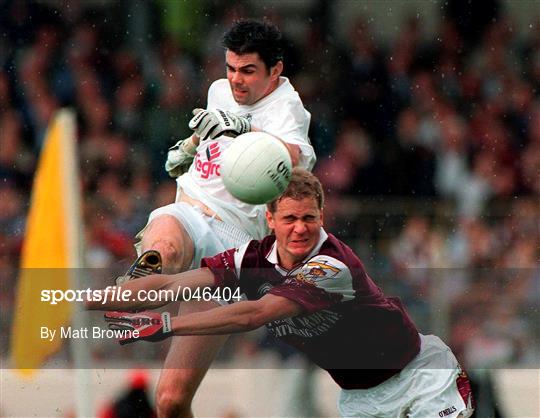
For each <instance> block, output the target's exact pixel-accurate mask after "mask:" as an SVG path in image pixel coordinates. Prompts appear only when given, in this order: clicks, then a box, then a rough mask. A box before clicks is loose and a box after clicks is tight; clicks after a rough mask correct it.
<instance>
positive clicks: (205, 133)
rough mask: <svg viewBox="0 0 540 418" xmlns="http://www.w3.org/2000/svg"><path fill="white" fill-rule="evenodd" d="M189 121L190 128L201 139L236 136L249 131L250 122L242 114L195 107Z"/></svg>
mask: <svg viewBox="0 0 540 418" xmlns="http://www.w3.org/2000/svg"><path fill="white" fill-rule="evenodd" d="M193 114H194V115H195V116H193V118H192V119H191V120H190V121H189V127H190V129H193V130H194V131H195V134H196V135H197V136H198V137H199V138H201V141H206V140H207V139H209V138H210V139H215V138H217V137H218V136H220V135H224V134H226V135H229V136H232V137H236V136H238V135H242V134H245V133H247V132H250V131H251V122H250V121H249V119H248V118H246V117H243V116H236V115H235V114H234V113H231V112H227V111H226V110H220V109H211V110H204V109H195V110H193Z"/></svg>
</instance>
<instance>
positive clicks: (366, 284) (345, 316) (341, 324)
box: [201, 230, 420, 389]
mask: <svg viewBox="0 0 540 418" xmlns="http://www.w3.org/2000/svg"><path fill="white" fill-rule="evenodd" d="M201 265H202V266H203V267H209V268H210V269H211V270H212V272H213V273H214V275H215V277H216V285H217V286H219V287H229V288H231V289H233V290H234V289H236V288H238V287H240V290H241V292H242V293H244V294H245V295H246V296H247V298H248V299H249V300H256V299H259V298H261V297H262V296H264V295H265V294H266V293H271V294H274V295H278V296H282V297H285V298H287V299H290V300H293V301H294V302H296V303H298V304H300V305H301V306H302V307H303V309H304V312H303V313H302V314H301V315H298V316H296V317H292V318H286V319H283V320H278V321H274V322H271V323H269V324H267V325H266V326H267V328H268V330H269V331H270V333H271V334H273V335H274V336H275V337H277V338H279V339H281V340H283V341H284V342H286V343H289V344H291V345H293V346H294V347H296V348H298V349H299V350H301V351H302V352H304V353H305V354H306V355H307V356H308V357H309V358H310V359H311V360H312V361H313V362H314V363H315V364H317V365H318V366H320V367H322V368H323V369H325V370H327V371H328V372H329V373H330V375H331V376H332V377H333V378H334V380H335V381H336V382H337V383H338V384H339V385H340V386H341V387H342V388H344V389H365V388H370V387H373V386H376V385H378V384H380V383H382V382H383V381H385V380H386V379H388V378H389V377H391V376H393V375H394V374H396V373H397V372H399V371H400V370H401V369H403V367H405V366H406V365H407V363H409V362H410V361H411V360H412V359H413V357H415V356H416V354H417V353H418V352H419V350H420V338H419V335H418V330H417V329H416V327H415V325H414V323H413V322H412V320H411V319H410V317H409V315H408V314H407V312H406V311H405V309H404V308H403V306H402V304H401V302H400V300H399V299H398V298H394V297H386V296H385V295H384V294H383V293H382V291H381V289H379V287H378V286H377V285H375V283H374V282H373V280H371V278H370V277H369V276H368V275H367V273H366V271H365V269H364V266H363V265H362V262H361V261H360V259H359V258H358V257H357V256H356V255H355V254H354V253H353V251H352V250H351V249H350V248H349V247H348V246H347V245H345V244H344V243H343V242H341V241H340V240H338V239H337V238H336V237H334V236H333V235H331V234H330V235H329V234H326V232H325V231H324V230H321V237H320V239H319V243H318V245H317V246H316V247H315V249H314V250H313V251H312V252H311V254H310V255H309V256H308V257H307V258H306V259H305V260H304V261H303V262H302V263H300V264H299V265H298V266H296V267H294V268H293V269H291V270H289V271H287V270H285V269H283V268H282V267H281V266H279V264H278V258H277V252H276V246H275V237H274V236H268V237H266V238H264V239H263V240H261V241H251V242H249V243H248V244H246V245H244V246H243V247H241V248H239V249H237V250H228V251H226V252H224V253H221V254H218V255H216V256H214V257H209V258H205V259H203V260H202V263H201Z"/></svg>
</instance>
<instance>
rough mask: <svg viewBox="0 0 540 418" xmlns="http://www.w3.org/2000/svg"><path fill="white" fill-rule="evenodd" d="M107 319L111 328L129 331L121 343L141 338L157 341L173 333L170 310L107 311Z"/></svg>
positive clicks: (121, 339) (120, 340)
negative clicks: (161, 311)
mask: <svg viewBox="0 0 540 418" xmlns="http://www.w3.org/2000/svg"><path fill="white" fill-rule="evenodd" d="M105 320H106V321H107V322H108V323H109V329H111V330H123V331H129V332H126V335H125V336H122V337H121V338H120V339H119V340H118V342H119V343H120V344H121V345H124V344H129V343H133V342H135V341H139V340H145V341H152V342H156V341H161V340H164V339H165V338H168V337H170V336H172V335H173V333H172V325H171V315H170V314H169V312H163V313H159V312H151V311H146V312H138V313H130V312H107V313H105ZM134 331H138V336H136V335H137V333H134Z"/></svg>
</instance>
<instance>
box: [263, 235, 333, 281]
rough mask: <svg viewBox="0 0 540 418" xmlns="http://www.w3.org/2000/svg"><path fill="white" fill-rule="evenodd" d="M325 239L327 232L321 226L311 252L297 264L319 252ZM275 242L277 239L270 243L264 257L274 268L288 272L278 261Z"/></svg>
mask: <svg viewBox="0 0 540 418" xmlns="http://www.w3.org/2000/svg"><path fill="white" fill-rule="evenodd" d="M327 239H328V234H327V233H326V231H325V230H324V228H321V234H320V235H319V241H318V242H317V245H315V247H314V248H313V250H311V252H310V253H309V254H308V256H307V257H306V258H304V260H303V262H302V263H299V265H302V264H304V262H305V261H307V260H309V259H310V258H312V257H314V256H315V255H317V254H318V253H319V251H320V250H321V247H322V245H323V244H324V242H325V241H326V240H327ZM276 243H277V241H274V243H273V244H272V248H270V252H269V253H268V255H267V256H266V259H267V260H268V261H269V262H270V263H272V264H274V266H275V267H276V270H278V271H281V272H282V273H289V270H286V269H284V268H283V267H281V266H280V265H279V263H278V255H277V245H276ZM293 270H294V268H293Z"/></svg>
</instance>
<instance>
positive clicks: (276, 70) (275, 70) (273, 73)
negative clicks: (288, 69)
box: [270, 61, 283, 80]
mask: <svg viewBox="0 0 540 418" xmlns="http://www.w3.org/2000/svg"><path fill="white" fill-rule="evenodd" d="M282 72H283V61H278V62H277V63H276V65H274V66H273V67H272V68H271V69H270V78H271V79H272V80H276V79H277V78H278V77H279V76H280V75H281V73H282Z"/></svg>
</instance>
